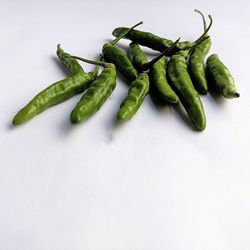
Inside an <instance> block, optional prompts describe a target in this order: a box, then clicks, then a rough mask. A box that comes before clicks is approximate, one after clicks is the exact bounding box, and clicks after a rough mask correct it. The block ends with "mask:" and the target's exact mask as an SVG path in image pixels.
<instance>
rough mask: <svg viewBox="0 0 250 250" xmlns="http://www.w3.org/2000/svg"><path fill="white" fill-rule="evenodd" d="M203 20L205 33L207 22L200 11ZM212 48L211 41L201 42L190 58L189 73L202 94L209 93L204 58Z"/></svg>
mask: <svg viewBox="0 0 250 250" xmlns="http://www.w3.org/2000/svg"><path fill="white" fill-rule="evenodd" d="M195 11H196V12H198V13H199V14H200V15H201V16H202V19H203V25H204V31H205V30H206V29H207V27H206V20H205V17H204V15H203V14H202V13H201V12H200V11H198V10H195ZM210 47H211V39H210V38H209V39H206V40H204V41H203V42H201V43H200V44H199V45H198V46H197V47H196V48H195V49H194V50H193V52H192V53H191V55H190V57H189V71H190V76H191V79H192V81H193V84H194V87H195V88H196V90H197V91H198V92H199V93H200V94H206V93H207V90H208V88H207V80H206V72H205V65H204V58H205V56H206V55H207V53H208V51H209V49H210Z"/></svg>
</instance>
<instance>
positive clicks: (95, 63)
mask: <svg viewBox="0 0 250 250" xmlns="http://www.w3.org/2000/svg"><path fill="white" fill-rule="evenodd" d="M71 57H72V58H75V59H77V60H80V61H83V62H86V63H90V64H94V65H98V66H102V67H107V66H108V65H109V64H110V63H106V62H101V61H93V60H89V59H86V58H83V57H79V56H71Z"/></svg>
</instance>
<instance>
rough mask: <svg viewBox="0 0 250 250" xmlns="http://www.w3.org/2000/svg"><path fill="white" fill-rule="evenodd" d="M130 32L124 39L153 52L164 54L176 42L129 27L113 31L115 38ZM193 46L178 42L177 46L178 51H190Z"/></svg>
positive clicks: (186, 42) (190, 43)
mask: <svg viewBox="0 0 250 250" xmlns="http://www.w3.org/2000/svg"><path fill="white" fill-rule="evenodd" d="M125 32H128V33H127V34H126V35H125V36H124V38H127V39H129V40H131V41H133V42H135V43H138V44H140V45H142V46H145V47H148V48H151V49H153V50H157V51H160V52H163V51H164V50H165V49H166V48H169V47H170V46H171V45H172V44H173V43H174V42H173V41H172V40H169V39H166V38H162V37H159V36H157V35H154V34H153V33H150V32H145V31H140V30H136V29H133V30H130V31H129V28H127V27H118V28H116V29H114V30H113V32H112V35H113V36H115V37H119V36H120V35H121V34H124V33H125ZM192 46H193V43H192V42H188V41H185V42H178V43H177V44H176V47H175V49H176V51H179V50H183V49H188V48H190V47H192Z"/></svg>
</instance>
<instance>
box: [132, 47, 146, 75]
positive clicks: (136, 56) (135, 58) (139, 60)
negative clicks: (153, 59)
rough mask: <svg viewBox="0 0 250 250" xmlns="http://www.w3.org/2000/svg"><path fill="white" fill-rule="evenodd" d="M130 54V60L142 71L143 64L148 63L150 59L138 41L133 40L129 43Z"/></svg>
mask: <svg viewBox="0 0 250 250" xmlns="http://www.w3.org/2000/svg"><path fill="white" fill-rule="evenodd" d="M128 54H129V58H130V61H131V62H132V64H133V65H134V67H135V68H136V69H137V70H138V71H141V68H142V66H144V65H147V64H148V59H147V57H146V55H145V54H144V53H143V52H142V50H141V48H140V46H139V44H138V43H135V42H132V43H130V44H129V50H128Z"/></svg>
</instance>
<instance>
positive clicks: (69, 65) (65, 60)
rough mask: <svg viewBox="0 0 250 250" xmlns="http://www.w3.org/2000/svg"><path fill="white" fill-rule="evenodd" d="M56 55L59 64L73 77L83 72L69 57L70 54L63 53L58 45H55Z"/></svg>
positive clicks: (77, 63)
mask: <svg viewBox="0 0 250 250" xmlns="http://www.w3.org/2000/svg"><path fill="white" fill-rule="evenodd" d="M56 54H57V56H58V58H59V60H60V61H61V63H62V64H63V65H64V66H65V68H66V69H68V71H69V72H70V73H71V74H72V75H74V74H77V73H79V72H83V71H84V70H83V68H82V67H81V65H80V64H79V62H78V61H77V60H76V59H75V58H72V57H71V56H70V54H68V53H66V52H64V50H63V49H62V48H61V46H60V44H58V45H57V51H56Z"/></svg>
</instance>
